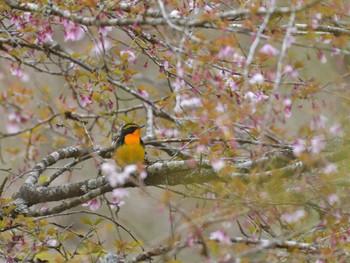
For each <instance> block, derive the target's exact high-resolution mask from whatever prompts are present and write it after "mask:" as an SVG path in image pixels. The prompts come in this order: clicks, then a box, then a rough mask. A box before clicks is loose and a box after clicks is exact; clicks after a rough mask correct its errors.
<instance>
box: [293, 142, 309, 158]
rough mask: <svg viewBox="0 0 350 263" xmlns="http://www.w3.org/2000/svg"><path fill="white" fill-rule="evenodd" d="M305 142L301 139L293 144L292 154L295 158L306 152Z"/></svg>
mask: <svg viewBox="0 0 350 263" xmlns="http://www.w3.org/2000/svg"><path fill="white" fill-rule="evenodd" d="M305 145H306V142H305V140H303V139H297V140H296V141H295V142H294V143H293V153H294V155H295V156H300V155H301V154H302V153H303V152H304V151H305V150H306V147H305Z"/></svg>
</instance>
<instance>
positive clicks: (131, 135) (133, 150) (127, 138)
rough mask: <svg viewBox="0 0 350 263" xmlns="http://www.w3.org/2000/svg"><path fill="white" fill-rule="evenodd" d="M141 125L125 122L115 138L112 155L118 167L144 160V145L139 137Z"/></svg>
mask: <svg viewBox="0 0 350 263" xmlns="http://www.w3.org/2000/svg"><path fill="white" fill-rule="evenodd" d="M143 126H144V125H141V126H139V125H137V124H135V123H127V124H125V125H124V126H123V127H122V129H121V132H120V136H119V138H118V139H117V149H116V150H115V152H114V154H113V156H112V158H113V159H114V160H115V161H116V162H117V164H118V165H119V166H120V167H122V168H124V167H125V166H127V165H129V164H138V163H143V162H144V158H145V145H144V143H143V141H142V139H141V137H140V129H141V128H142V127H143Z"/></svg>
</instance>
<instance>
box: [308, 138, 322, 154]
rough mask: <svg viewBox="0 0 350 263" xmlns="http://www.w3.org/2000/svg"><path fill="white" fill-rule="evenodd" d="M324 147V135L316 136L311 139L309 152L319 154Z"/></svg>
mask: <svg viewBox="0 0 350 263" xmlns="http://www.w3.org/2000/svg"><path fill="white" fill-rule="evenodd" d="M325 147H326V143H325V137H324V135H322V134H321V135H317V136H315V137H313V138H312V139H311V152H312V153H313V154H318V153H320V152H321V151H322V150H323V149H324V148H325Z"/></svg>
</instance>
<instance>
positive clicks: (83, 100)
mask: <svg viewBox="0 0 350 263" xmlns="http://www.w3.org/2000/svg"><path fill="white" fill-rule="evenodd" d="M80 99H81V105H82V106H83V107H84V108H85V107H86V106H87V105H88V104H92V103H93V101H92V92H91V93H90V94H89V96H83V95H80Z"/></svg>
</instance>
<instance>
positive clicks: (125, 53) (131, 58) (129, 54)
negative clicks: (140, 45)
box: [120, 49, 136, 62]
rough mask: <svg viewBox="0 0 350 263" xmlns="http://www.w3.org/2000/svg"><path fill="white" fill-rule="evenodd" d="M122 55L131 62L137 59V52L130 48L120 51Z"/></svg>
mask: <svg viewBox="0 0 350 263" xmlns="http://www.w3.org/2000/svg"><path fill="white" fill-rule="evenodd" d="M120 56H121V57H122V58H123V59H125V60H127V61H129V62H132V61H134V60H135V59H136V56H135V54H134V53H133V52H132V51H131V50H130V49H126V50H122V51H120Z"/></svg>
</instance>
